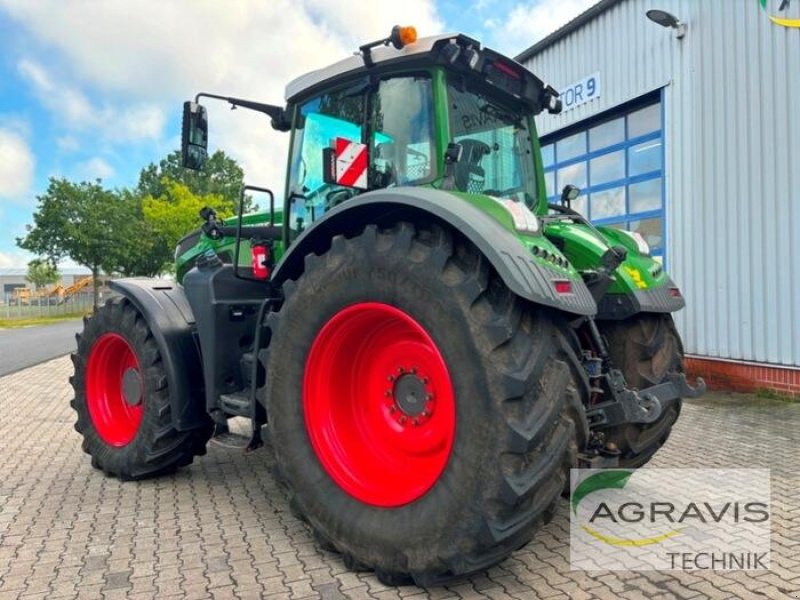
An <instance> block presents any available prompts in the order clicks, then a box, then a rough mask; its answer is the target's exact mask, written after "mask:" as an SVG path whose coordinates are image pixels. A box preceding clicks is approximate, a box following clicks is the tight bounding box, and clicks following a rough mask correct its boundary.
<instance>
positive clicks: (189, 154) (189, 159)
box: [181, 101, 208, 171]
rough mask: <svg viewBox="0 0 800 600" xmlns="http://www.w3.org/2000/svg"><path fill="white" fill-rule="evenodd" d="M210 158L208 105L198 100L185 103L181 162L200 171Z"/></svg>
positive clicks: (188, 167)
mask: <svg viewBox="0 0 800 600" xmlns="http://www.w3.org/2000/svg"><path fill="white" fill-rule="evenodd" d="M207 158H208V116H207V113H206V107H205V106H203V105H201V104H197V103H196V102H190V101H187V102H184V103H183V128H182V132H181V164H182V165H183V166H184V167H186V168H187V169H192V170H194V171H199V170H200V169H202V168H203V166H204V165H205V164H206V159H207Z"/></svg>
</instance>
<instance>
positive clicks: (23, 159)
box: [0, 128, 36, 201]
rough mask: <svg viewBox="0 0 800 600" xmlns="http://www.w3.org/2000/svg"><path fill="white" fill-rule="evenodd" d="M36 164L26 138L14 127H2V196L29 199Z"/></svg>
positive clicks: (0, 152)
mask: <svg viewBox="0 0 800 600" xmlns="http://www.w3.org/2000/svg"><path fill="white" fill-rule="evenodd" d="M35 166H36V159H35V158H34V156H33V152H31V149H30V148H29V147H28V143H27V142H26V141H25V139H24V138H23V137H22V136H21V135H20V134H19V133H18V132H17V131H15V130H13V129H5V128H0V198H2V199H4V200H11V201H25V200H29V199H30V198H29V197H28V196H29V194H30V191H31V185H32V183H33V173H34V168H35Z"/></svg>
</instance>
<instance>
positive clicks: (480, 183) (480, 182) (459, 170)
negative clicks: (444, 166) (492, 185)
mask: <svg viewBox="0 0 800 600" xmlns="http://www.w3.org/2000/svg"><path fill="white" fill-rule="evenodd" d="M458 143H459V144H461V149H462V152H461V160H460V161H458V162H457V163H456V165H455V174H454V179H455V186H456V189H458V190H459V191H462V192H467V193H469V194H478V193H480V192H482V191H483V187H484V182H485V181H486V172H485V171H484V169H483V167H481V161H482V160H483V157H484V156H486V155H487V154H489V153H490V152H491V151H492V149H491V148H490V147H489V145H488V144H486V143H484V142H482V141H480V140H474V139H471V138H466V139H463V140H460V141H459V142H458Z"/></svg>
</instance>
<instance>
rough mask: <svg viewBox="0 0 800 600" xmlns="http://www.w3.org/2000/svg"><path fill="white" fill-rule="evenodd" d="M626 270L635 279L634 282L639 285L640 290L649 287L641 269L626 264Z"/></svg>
mask: <svg viewBox="0 0 800 600" xmlns="http://www.w3.org/2000/svg"><path fill="white" fill-rule="evenodd" d="M623 268H624V269H625V272H626V273H627V274H628V275H629V276H630V278H631V279H633V283H634V284H635V285H636V287H638V288H639V289H640V290H645V289H647V282H646V281H645V280H644V279H643V278H642V272H641V271H640V270H639V269H636V268H634V267H629V266H627V265H626V266H625V267H623Z"/></svg>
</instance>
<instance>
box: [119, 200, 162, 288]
mask: <svg viewBox="0 0 800 600" xmlns="http://www.w3.org/2000/svg"><path fill="white" fill-rule="evenodd" d="M115 193H116V196H117V210H118V211H119V212H118V217H119V220H118V224H117V227H118V230H117V231H118V235H117V236H116V238H117V240H116V241H117V243H116V244H115V245H114V247H113V249H112V256H111V257H110V263H112V264H113V267H114V272H116V273H119V274H120V275H123V276H124V277H156V276H158V275H159V274H161V273H163V272H164V270H165V269H164V265H165V264H166V263H167V262H169V261H171V260H172V252H173V250H174V248H169V247H166V246H165V244H164V243H163V242H162V240H161V239H160V237H159V235H158V232H157V231H155V229H154V228H153V225H152V224H151V223H150V222H149V221H148V220H147V219H146V218H145V216H144V212H143V210H142V205H143V200H142V198H140V197H139V196H138V195H137V194H136V193H135V192H133V191H131V190H127V189H123V190H117V191H116V192H115Z"/></svg>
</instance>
